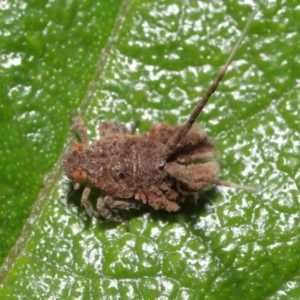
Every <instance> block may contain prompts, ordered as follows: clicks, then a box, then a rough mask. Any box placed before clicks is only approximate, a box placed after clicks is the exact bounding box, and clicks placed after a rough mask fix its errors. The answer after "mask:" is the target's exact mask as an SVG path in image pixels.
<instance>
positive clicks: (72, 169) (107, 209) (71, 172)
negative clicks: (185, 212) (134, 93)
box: [63, 11, 256, 223]
mask: <svg viewBox="0 0 300 300" xmlns="http://www.w3.org/2000/svg"><path fill="white" fill-rule="evenodd" d="M255 13H256V11H254V12H253V13H252V14H251V16H250V18H249V20H248V22H247V24H246V26H245V28H244V31H243V32H242V34H241V36H240V38H239V40H238V42H237V44H236V45H235V47H234V48H233V50H232V52H231V54H230V56H229V58H228V60H227V62H226V64H225V65H224V66H223V67H222V68H221V69H220V71H219V73H218V75H217V77H216V79H215V81H214V82H213V83H212V84H211V86H210V87H209V88H208V90H207V92H206V93H205V95H204V96H203V98H202V99H201V100H200V102H199V103H198V104H197V105H196V107H195V108H194V110H193V111H192V112H191V114H190V116H189V118H188V120H187V121H186V123H185V124H183V125H180V126H171V125H169V124H167V123H162V124H157V125H153V126H152V127H151V129H150V131H149V132H146V133H142V134H132V131H130V130H128V129H127V128H126V127H125V126H123V125H121V124H118V123H116V122H102V123H101V124H100V126H99V134H100V140H97V141H95V142H92V143H91V142H90V141H89V138H88V134H87V129H86V127H85V125H84V123H83V121H82V120H81V119H80V118H78V117H77V118H73V129H75V130H76V131H77V132H78V134H79V137H80V140H81V141H80V142H78V143H76V144H75V145H74V146H73V148H72V149H71V151H70V152H69V153H66V154H64V156H63V167H64V170H65V173H66V175H67V177H68V178H69V179H71V180H72V181H73V183H74V189H78V188H79V187H80V185H81V184H82V183H84V184H85V188H84V191H83V194H82V198H81V204H82V205H83V206H84V207H85V209H86V212H87V213H88V215H90V216H95V217H103V218H105V219H109V220H113V221H118V222H122V221H124V222H125V223H126V222H127V221H126V218H124V217H123V216H122V215H121V214H120V210H130V209H139V208H141V207H142V206H149V207H151V208H153V209H155V210H158V209H163V210H166V211H168V212H173V211H177V210H178V209H179V208H180V207H181V205H182V204H183V203H184V202H186V201H188V200H189V199H191V198H197V197H198V195H199V192H201V191H203V190H205V189H207V188H209V187H210V186H211V185H221V186H227V187H235V188H241V189H245V190H253V188H252V187H247V186H241V185H237V184H234V183H231V182H227V181H222V180H219V179H216V177H217V175H218V173H219V166H218V163H217V162H216V161H215V160H214V158H216V155H217V150H216V149H215V147H214V145H213V143H212V141H211V140H210V139H209V138H208V137H207V136H206V135H205V133H204V132H203V131H202V130H201V129H200V128H199V127H198V126H196V125H194V122H195V120H196V118H197V117H198V115H199V114H200V112H201V111H202V109H203V107H204V105H205V104H206V102H207V101H208V99H209V98H210V96H211V95H212V94H213V93H214V92H215V90H216V89H217V87H218V84H219V83H220V81H221V80H222V78H223V76H224V75H225V73H226V70H227V68H228V66H229V65H230V63H231V61H232V60H233V57H234V55H235V53H236V52H237V50H238V48H239V46H240V45H241V43H242V41H243V39H244V37H245V35H246V32H247V31H248V28H249V26H250V24H251V22H252V20H253V19H254V16H255ZM92 188H98V189H100V190H101V196H100V197H99V198H98V200H97V204H96V207H95V208H94V206H93V205H92V203H91V202H90V201H89V195H90V192H91V189H92Z"/></svg>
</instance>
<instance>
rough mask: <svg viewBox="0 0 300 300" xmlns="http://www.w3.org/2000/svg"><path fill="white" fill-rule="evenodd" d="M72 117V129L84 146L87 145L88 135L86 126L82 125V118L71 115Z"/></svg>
mask: <svg viewBox="0 0 300 300" xmlns="http://www.w3.org/2000/svg"><path fill="white" fill-rule="evenodd" d="M71 119H72V123H73V126H72V130H74V131H75V132H76V133H78V135H79V138H80V140H81V143H82V144H84V145H85V146H88V144H89V137H88V134H87V129H86V126H85V125H84V123H83V121H82V119H81V118H80V117H73V116H72V117H71Z"/></svg>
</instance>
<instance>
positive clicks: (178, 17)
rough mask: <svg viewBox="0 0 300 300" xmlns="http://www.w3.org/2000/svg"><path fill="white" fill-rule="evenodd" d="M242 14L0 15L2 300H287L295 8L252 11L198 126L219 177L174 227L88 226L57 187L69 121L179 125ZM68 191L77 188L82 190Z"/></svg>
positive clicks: (160, 4) (193, 6)
mask: <svg viewBox="0 0 300 300" xmlns="http://www.w3.org/2000/svg"><path fill="white" fill-rule="evenodd" d="M251 10H252V8H251V7H250V6H249V5H246V4H237V3H236V2H235V1H232V2H228V3H227V2H226V4H224V3H221V2H220V3H218V2H215V3H214V2H212V3H210V2H207V3H206V2H205V3H204V2H197V1H179V0H160V1H150V0H149V1H146V0H139V1H138V0H136V1H132V0H124V1H112V0H111V1H108V0H105V1H104V0H103V1H75V0H74V1H58V0H54V1H51V2H46V3H41V1H37V0H31V1H26V2H20V1H2V3H0V25H1V26H0V28H1V31H0V42H1V45H2V47H1V49H0V51H1V52H0V53H1V56H0V64H1V69H0V76H1V81H2V84H1V85H0V95H1V97H0V114H1V118H0V120H1V126H0V133H1V136H2V142H1V144H0V166H1V174H2V176H1V178H0V185H1V191H2V198H1V199H2V201H1V211H0V225H1V226H0V245H1V251H0V254H1V257H0V259H1V263H3V265H2V268H1V270H0V298H1V299H19V298H22V299H100V298H101V299H243V298H245V299H298V295H299V293H300V288H299V286H300V279H299V270H300V263H299V259H298V253H299V249H300V239H299V236H300V229H299V212H298V207H299V201H298V199H299V196H298V194H299V177H300V172H299V159H298V157H299V152H300V142H299V140H300V139H299V135H300V134H299V123H300V122H299V117H298V112H299V109H300V106H299V101H298V95H299V94H300V93H299V92H300V84H299V82H300V81H299V74H300V73H299V70H300V65H299V61H300V57H299V51H298V49H299V46H300V45H299V38H298V33H299V31H300V25H299V24H300V23H299V22H298V21H299V19H300V10H299V6H298V3H297V1H289V2H288V5H287V4H285V5H281V4H276V3H271V2H270V3H268V2H264V1H261V2H259V14H258V15H257V17H256V19H255V21H254V22H253V24H252V26H251V29H250V31H249V32H248V36H247V38H246V40H245V42H244V44H243V45H242V47H241V49H240V50H239V52H238V54H237V56H236V58H235V60H234V62H233V63H232V66H231V67H230V69H229V71H228V73H227V74H226V76H225V78H224V79H223V82H222V83H221V85H220V87H219V88H218V91H217V92H216V93H215V95H214V96H213V97H212V98H211V99H210V102H209V103H208V104H207V106H206V108H205V110H204V111H203V113H202V114H201V116H200V118H199V122H200V123H201V124H202V126H203V127H205V129H206V132H207V133H208V134H209V135H210V136H212V137H214V138H215V140H216V147H217V148H218V150H219V151H220V152H221V153H222V159H221V170H222V171H221V175H220V177H221V178H222V179H225V180H229V181H233V182H237V183H241V184H247V185H260V186H262V191H261V192H259V193H255V194H254V193H253V194H252V193H248V192H244V191H238V190H232V189H226V188H221V187H218V188H215V189H213V190H212V191H210V192H207V193H204V194H203V195H202V196H201V198H200V199H199V201H198V203H197V204H196V205H195V204H194V203H189V204H188V205H187V206H186V207H185V208H184V209H183V210H182V211H180V212H179V213H176V214H168V213H166V212H137V213H133V214H132V215H131V216H132V218H131V220H130V229H131V232H126V229H125V227H124V225H122V224H115V223H112V222H107V221H99V220H96V219H90V218H89V217H88V216H87V215H86V214H85V212H84V211H83V210H82V208H81V207H80V205H79V199H80V191H79V192H78V191H76V192H75V193H74V192H73V190H72V188H71V185H70V184H69V182H68V180H67V179H66V178H65V177H64V176H63V175H62V174H63V172H62V168H61V156H62V154H63V152H64V151H67V149H69V147H70V146H71V144H72V143H73V140H74V138H73V137H72V134H71V133H70V119H69V114H80V115H82V117H83V119H84V120H85V122H86V124H87V126H88V128H89V131H90V137H91V139H95V138H96V131H97V129H96V128H97V124H99V122H100V121H101V120H104V119H109V120H115V121H119V122H125V123H127V122H130V121H133V120H140V126H139V130H140V131H146V130H148V129H149V127H150V125H151V124H152V123H158V122H162V121H164V120H168V121H169V122H170V123H171V124H175V123H183V122H184V121H185V120H186V118H187V116H188V115H189V113H190V111H191V109H192V108H193V107H194V106H195V104H196V103H197V101H198V100H199V99H200V97H201V95H202V94H203V93H204V91H205V90H206V89H207V87H208V86H209V84H210V83H211V82H212V80H213V79H214V78H215V76H216V74H217V72H218V70H219V68H220V66H221V65H222V64H224V63H225V61H226V59H227V56H228V54H229V52H230V50H231V49H232V47H233V45H234V44H235V42H236V40H237V38H238V36H239V34H240V31H241V30H242V29H243V27H244V25H245V22H246V19H247V17H248V16H249V14H250V12H251ZM81 192H82V190H81Z"/></svg>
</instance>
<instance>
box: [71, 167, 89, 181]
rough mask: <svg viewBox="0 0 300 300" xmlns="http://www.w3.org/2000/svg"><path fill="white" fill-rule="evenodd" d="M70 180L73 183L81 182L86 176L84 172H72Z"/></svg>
mask: <svg viewBox="0 0 300 300" xmlns="http://www.w3.org/2000/svg"><path fill="white" fill-rule="evenodd" d="M72 178H73V180H74V181H75V182H83V181H85V180H86V178H87V175H86V172H85V171H82V170H74V171H73V172H72Z"/></svg>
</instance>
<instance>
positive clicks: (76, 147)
mask: <svg viewBox="0 0 300 300" xmlns="http://www.w3.org/2000/svg"><path fill="white" fill-rule="evenodd" d="M84 148H85V147H84V145H83V144H82V143H76V144H75V145H74V146H73V147H72V152H73V151H82V150H84Z"/></svg>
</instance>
